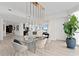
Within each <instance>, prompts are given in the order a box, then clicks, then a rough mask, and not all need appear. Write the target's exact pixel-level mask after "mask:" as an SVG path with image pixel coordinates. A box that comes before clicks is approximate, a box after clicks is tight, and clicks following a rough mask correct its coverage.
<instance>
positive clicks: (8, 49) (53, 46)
mask: <svg viewBox="0 0 79 59" xmlns="http://www.w3.org/2000/svg"><path fill="white" fill-rule="evenodd" d="M17 38H19V37H17ZM13 39H14V36H13V35H12V34H9V35H7V36H6V37H4V40H1V41H0V55H1V56H78V55H79V47H76V49H68V48H66V44H65V41H57V40H56V41H53V40H52V41H51V42H49V43H47V44H46V46H45V47H44V48H43V49H37V50H36V52H35V53H33V52H30V51H28V50H24V51H23V52H17V51H16V50H15V48H14V47H13V45H12V41H13Z"/></svg>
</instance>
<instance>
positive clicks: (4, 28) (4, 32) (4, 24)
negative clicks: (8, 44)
mask: <svg viewBox="0 0 79 59" xmlns="http://www.w3.org/2000/svg"><path fill="white" fill-rule="evenodd" d="M3 36H6V23H5V22H3Z"/></svg>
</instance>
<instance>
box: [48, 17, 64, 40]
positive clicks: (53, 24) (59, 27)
mask: <svg viewBox="0 0 79 59" xmlns="http://www.w3.org/2000/svg"><path fill="white" fill-rule="evenodd" d="M65 21H66V20H65V19H63V18H62V19H51V20H50V21H49V29H48V32H49V34H50V40H65V39H66V35H65V33H64V31H63V23H64V22H65Z"/></svg>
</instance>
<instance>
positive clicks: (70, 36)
mask: <svg viewBox="0 0 79 59" xmlns="http://www.w3.org/2000/svg"><path fill="white" fill-rule="evenodd" d="M63 26H64V32H65V33H66V35H67V38H66V44H67V48H71V49H74V48H75V46H76V39H75V38H74V35H75V32H76V30H77V29H78V28H79V26H78V21H77V18H76V16H75V15H72V16H70V19H69V21H67V22H65V23H64V24H63Z"/></svg>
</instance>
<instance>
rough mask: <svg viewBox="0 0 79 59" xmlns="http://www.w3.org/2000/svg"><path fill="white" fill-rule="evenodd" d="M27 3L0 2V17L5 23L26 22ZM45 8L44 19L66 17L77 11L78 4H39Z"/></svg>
mask: <svg viewBox="0 0 79 59" xmlns="http://www.w3.org/2000/svg"><path fill="white" fill-rule="evenodd" d="M28 3H29V2H0V16H1V17H2V18H3V19H4V21H5V22H6V23H9V24H12V23H13V24H15V23H20V22H26V21H27V20H28V19H27V16H28V11H29V9H28ZM39 3H40V4H42V5H43V6H44V7H45V13H46V17H54V18H56V17H57V18H59V17H66V16H67V15H68V14H69V13H72V12H73V11H75V10H79V8H78V6H79V3H78V2H67V3H66V2H39ZM41 21H42V20H41Z"/></svg>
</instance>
